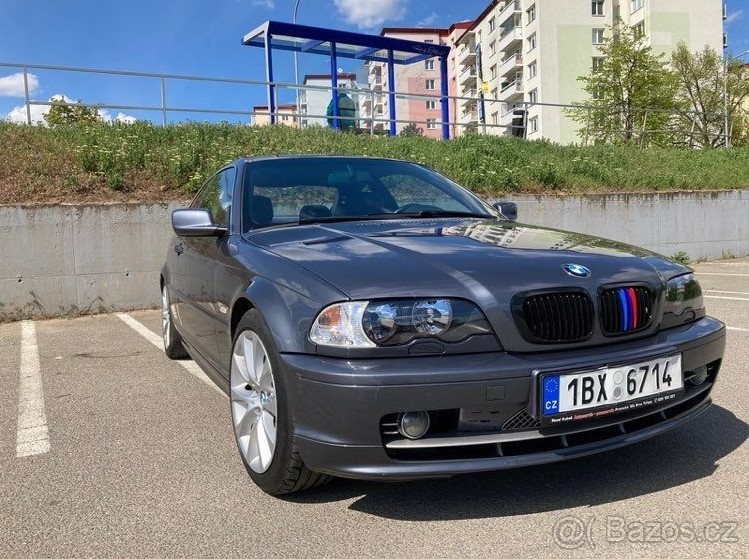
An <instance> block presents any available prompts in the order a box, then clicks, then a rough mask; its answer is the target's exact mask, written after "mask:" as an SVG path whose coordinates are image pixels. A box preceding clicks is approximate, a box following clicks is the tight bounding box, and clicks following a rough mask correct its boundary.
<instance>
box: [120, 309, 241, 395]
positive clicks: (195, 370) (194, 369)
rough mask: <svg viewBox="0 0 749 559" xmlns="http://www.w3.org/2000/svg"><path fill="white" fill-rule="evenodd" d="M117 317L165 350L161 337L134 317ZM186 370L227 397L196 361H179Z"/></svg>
mask: <svg viewBox="0 0 749 559" xmlns="http://www.w3.org/2000/svg"><path fill="white" fill-rule="evenodd" d="M117 317H118V318H119V319H120V320H122V321H123V322H124V323H125V324H127V325H128V326H130V328H132V329H133V330H135V331H136V332H138V334H140V335H141V336H143V337H144V338H145V339H146V340H148V341H149V342H151V343H152V344H153V345H155V346H156V347H157V348H159V349H161V350H163V349H164V342H163V340H162V339H161V336H157V335H156V334H154V333H153V332H151V331H150V330H149V329H148V328H146V327H145V326H143V324H141V323H140V322H138V321H137V320H135V319H134V318H133V317H132V316H130V315H129V314H125V313H117ZM177 363H179V364H180V365H182V367H184V369H185V370H186V371H187V372H188V373H190V374H191V375H192V376H194V377H195V378H196V379H198V380H200V381H202V382H204V383H206V384H207V385H208V386H210V387H211V388H213V389H214V390H215V391H216V392H218V393H219V394H221V395H222V396H226V393H225V392H224V391H223V390H221V389H220V388H219V387H218V386H216V383H215V382H213V381H212V380H211V379H210V378H208V376H207V375H206V374H205V373H204V372H203V370H202V369H201V368H200V367H198V364H197V363H195V361H177Z"/></svg>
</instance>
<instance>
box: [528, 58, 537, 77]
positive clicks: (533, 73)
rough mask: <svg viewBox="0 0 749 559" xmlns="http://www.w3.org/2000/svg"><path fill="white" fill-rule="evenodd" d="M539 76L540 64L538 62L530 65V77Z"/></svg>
mask: <svg viewBox="0 0 749 559" xmlns="http://www.w3.org/2000/svg"><path fill="white" fill-rule="evenodd" d="M537 75H538V63H536V61H533V62H531V63H530V64H528V77H529V78H535V77H536V76H537Z"/></svg>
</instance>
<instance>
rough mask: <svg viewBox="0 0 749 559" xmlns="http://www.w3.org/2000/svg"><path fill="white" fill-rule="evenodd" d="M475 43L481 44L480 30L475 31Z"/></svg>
mask: <svg viewBox="0 0 749 559" xmlns="http://www.w3.org/2000/svg"><path fill="white" fill-rule="evenodd" d="M476 44H477V45H480V44H481V31H476Z"/></svg>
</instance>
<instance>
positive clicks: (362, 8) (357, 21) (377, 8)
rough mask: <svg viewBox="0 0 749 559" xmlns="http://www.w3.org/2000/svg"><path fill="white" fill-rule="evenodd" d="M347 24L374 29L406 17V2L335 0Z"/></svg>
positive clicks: (392, 0) (399, 0)
mask: <svg viewBox="0 0 749 559" xmlns="http://www.w3.org/2000/svg"><path fill="white" fill-rule="evenodd" d="M334 2H335V5H336V7H337V8H338V11H339V12H340V13H341V15H342V16H343V18H344V19H345V20H346V22H347V23H352V24H354V25H356V26H357V27H358V28H359V29H372V28H374V27H378V26H380V25H382V24H383V23H384V22H385V21H388V20H400V19H403V16H405V15H406V0H368V1H366V0H334Z"/></svg>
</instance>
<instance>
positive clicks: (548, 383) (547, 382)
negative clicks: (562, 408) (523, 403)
mask: <svg viewBox="0 0 749 559" xmlns="http://www.w3.org/2000/svg"><path fill="white" fill-rule="evenodd" d="M555 413H559V377H558V376H549V377H544V398H543V414H544V415H553V414H555Z"/></svg>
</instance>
